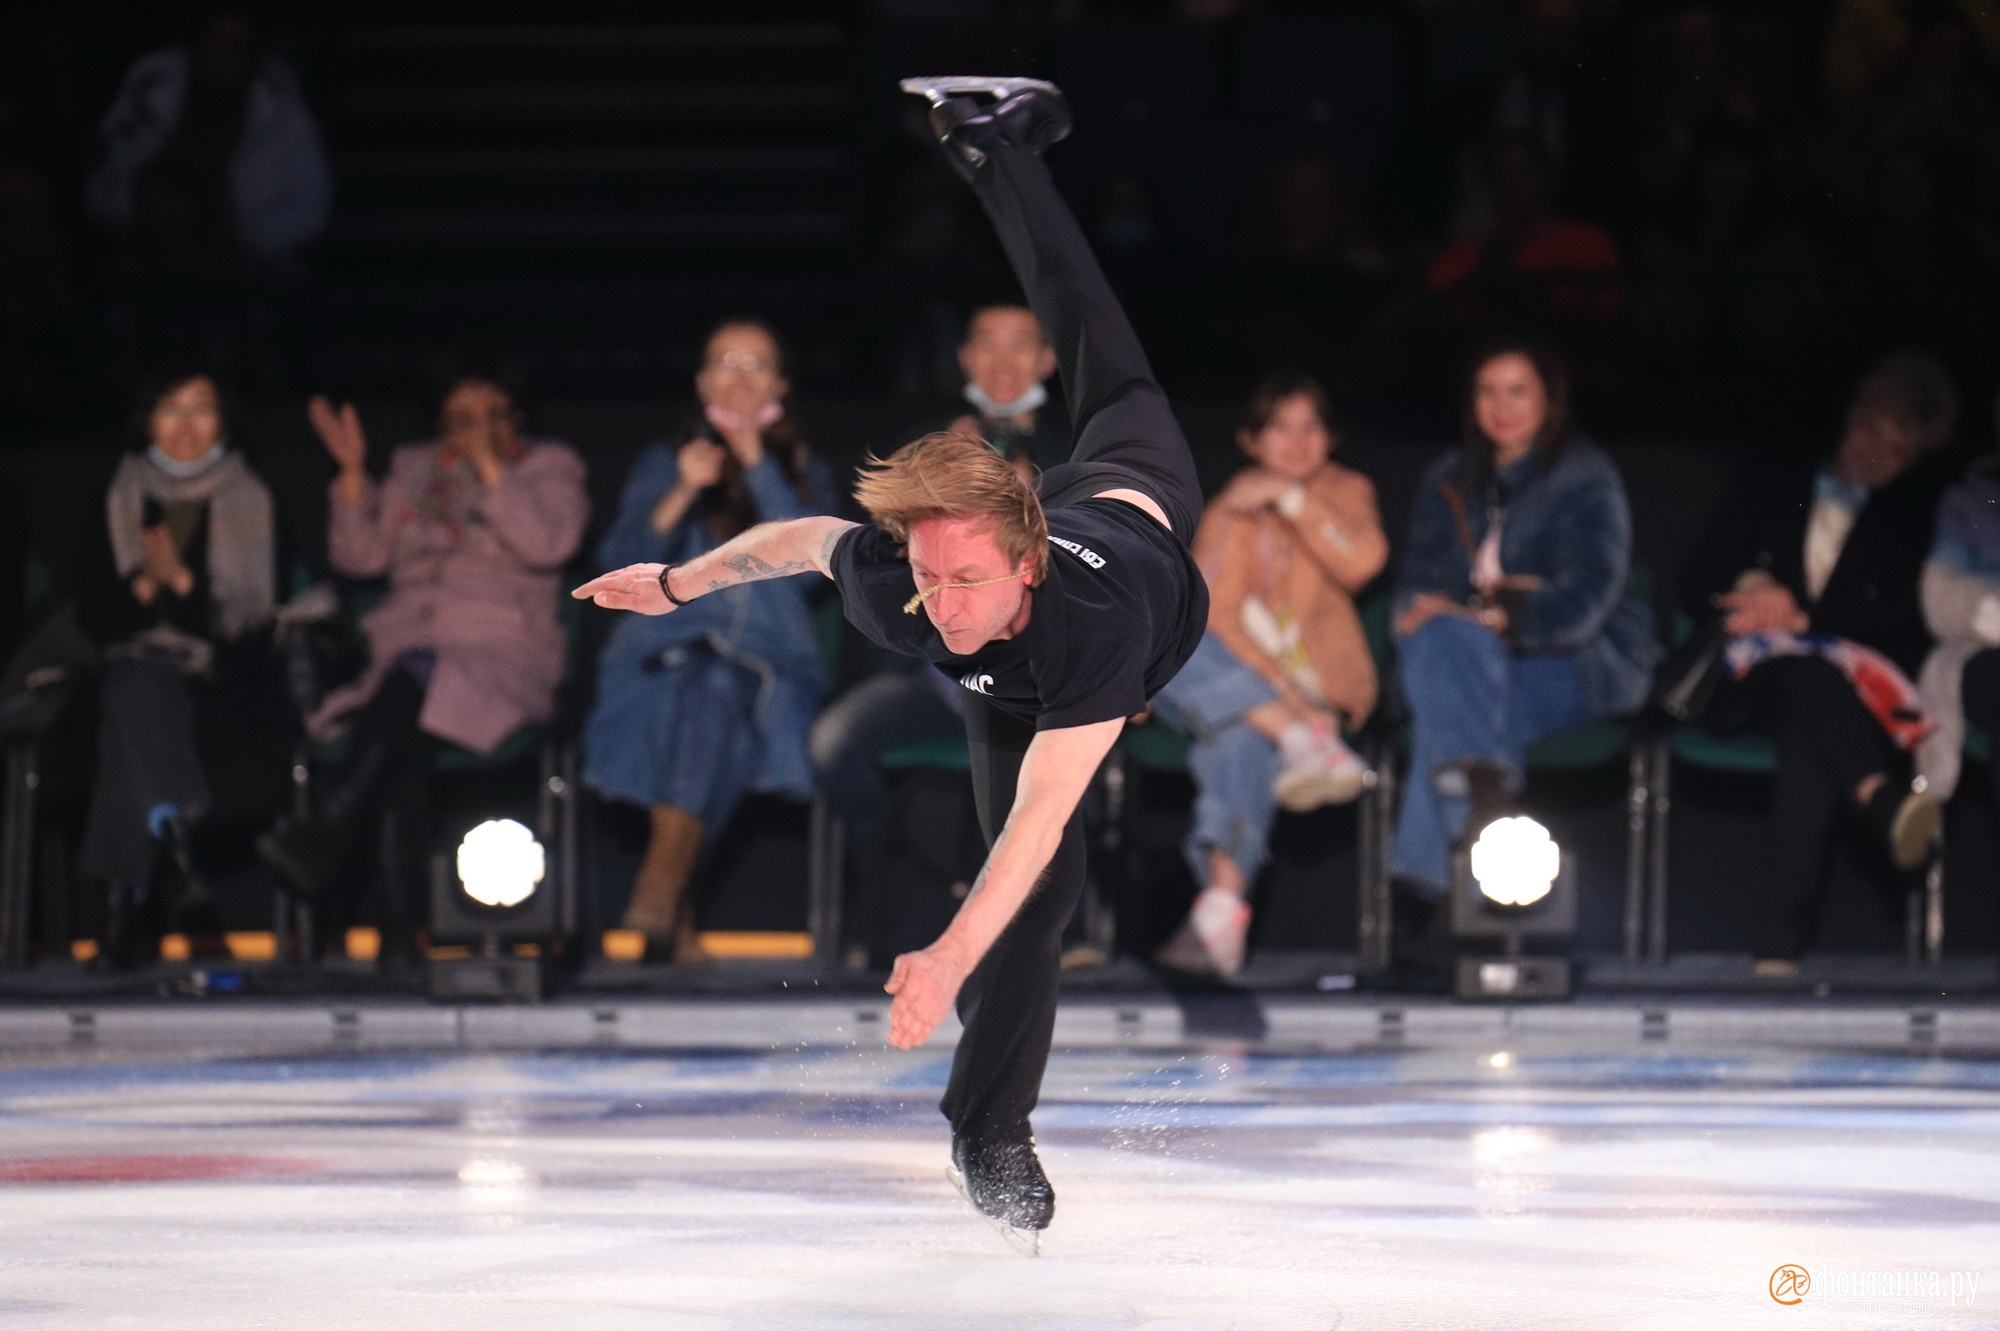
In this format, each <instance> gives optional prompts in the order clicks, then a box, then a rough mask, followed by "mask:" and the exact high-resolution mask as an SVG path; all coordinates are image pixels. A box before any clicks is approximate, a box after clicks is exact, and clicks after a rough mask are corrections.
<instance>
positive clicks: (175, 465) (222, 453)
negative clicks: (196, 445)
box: [146, 440, 229, 481]
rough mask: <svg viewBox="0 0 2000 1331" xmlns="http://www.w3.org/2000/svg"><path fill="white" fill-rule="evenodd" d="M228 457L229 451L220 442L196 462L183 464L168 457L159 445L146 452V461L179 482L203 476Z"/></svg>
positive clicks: (176, 459)
mask: <svg viewBox="0 0 2000 1331" xmlns="http://www.w3.org/2000/svg"><path fill="white" fill-rule="evenodd" d="M228 455H229V449H228V448H227V447H226V446H225V445H223V444H222V443H221V442H220V441H219V440H218V441H217V443H216V445H215V447H213V448H211V449H209V450H208V451H207V452H206V453H203V454H202V455H201V456H200V457H198V458H196V459H195V460H194V461H192V462H182V461H181V460H180V459H179V458H170V457H168V456H167V455H166V454H165V453H164V452H162V451H161V450H160V446H159V445H158V444H154V445H153V446H152V447H151V448H149V449H147V450H146V461H148V462H150V463H152V464H153V465H154V466H156V467H158V468H159V469H160V470H161V471H163V472H165V473H167V475H169V476H172V477H174V478H175V479H177V480H183V481H185V480H188V479H190V478H192V477H195V476H199V475H201V474H202V473H203V472H205V471H207V470H209V469H210V468H211V467H213V466H214V465H215V464H216V463H218V462H220V461H222V459H223V458H225V457H227V456H228Z"/></svg>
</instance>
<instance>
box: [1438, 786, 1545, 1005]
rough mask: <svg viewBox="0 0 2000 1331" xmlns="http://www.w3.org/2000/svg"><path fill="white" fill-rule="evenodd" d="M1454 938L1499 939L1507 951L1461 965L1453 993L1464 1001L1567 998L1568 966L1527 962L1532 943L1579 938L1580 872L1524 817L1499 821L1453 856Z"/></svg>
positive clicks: (1473, 956)
mask: <svg viewBox="0 0 2000 1331" xmlns="http://www.w3.org/2000/svg"><path fill="white" fill-rule="evenodd" d="M1451 932H1452V935H1453V937H1454V938H1457V939H1460V940H1464V941H1467V942H1470V941H1472V940H1486V939H1494V938H1497V939H1499V940H1500V941H1501V944H1502V952H1501V954H1500V955H1499V956H1497V957H1496V956H1494V955H1493V954H1492V953H1491V952H1490V951H1487V952H1484V953H1475V952H1471V951H1470V950H1469V949H1468V953H1467V954H1465V955H1461V956H1460V957H1459V959H1458V967H1457V974H1456V976H1455V979H1454V984H1453V992H1454V993H1455V994H1456V995H1457V997H1459V998H1462V999H1549V998H1567V997H1569V993H1570V973H1569V962H1568V961H1567V960H1565V959H1564V958H1561V957H1538V956H1529V955H1527V953H1526V949H1525V947H1524V943H1525V941H1526V940H1527V939H1529V938H1531V937H1532V938H1561V937H1567V936H1568V935H1570V934H1573V933H1575V932H1576V866H1575V864H1574V862H1573V861H1572V860H1571V858H1570V857H1569V856H1568V855H1567V854H1565V853H1564V852H1563V849H1562V847H1561V846H1559V845H1557V844H1556V840H1555V838H1554V837H1552V836H1551V835H1549V830H1548V828H1546V827H1544V826H1543V825H1542V824H1540V823H1538V822H1536V821H1535V820H1534V819H1533V818H1529V817H1527V816H1526V815H1524V814H1514V815H1511V816H1508V817H1504V818H1496V819H1494V820H1493V821H1492V822H1490V823H1488V824H1486V826H1484V827H1482V828H1480V829H1479V832H1478V834H1477V835H1476V836H1474V837H1473V839H1472V845H1471V846H1470V847H1469V848H1467V849H1465V850H1461V851H1460V852H1459V853H1458V854H1457V855H1455V856H1453V857H1452V884H1451Z"/></svg>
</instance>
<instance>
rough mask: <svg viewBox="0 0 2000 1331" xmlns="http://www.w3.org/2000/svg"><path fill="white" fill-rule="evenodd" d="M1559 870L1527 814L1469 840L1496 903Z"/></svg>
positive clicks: (1537, 886) (1477, 871) (1536, 893)
mask: <svg viewBox="0 0 2000 1331" xmlns="http://www.w3.org/2000/svg"><path fill="white" fill-rule="evenodd" d="M523 830H525V829H523ZM1561 872H1562V850H1561V848H1560V847H1558V846H1557V845H1556V843H1555V839H1554V838H1553V837H1551V836H1550V835H1549V829H1548V828H1546V827H1543V826H1542V825H1541V824H1540V823H1538V822H1536V821H1535V820H1534V819H1532V818H1529V817H1526V816H1516V817H1513V818H1496V819H1494V820H1493V821H1492V822H1490V823H1488V824H1486V827H1485V828H1484V830H1482V831H1481V832H1480V833H1479V839H1478V840H1476V841H1474V842H1473V843H1472V878H1473V881H1474V882H1476V883H1478V884H1479V893H1480V895H1481V896H1483V897H1485V898H1486V899H1487V900H1488V901H1491V902H1495V903H1496V904H1498V905H1502V906H1532V905H1534V904H1535V903H1536V902H1537V901H1540V900H1541V899H1542V898H1543V897H1545V896H1547V895H1548V894H1549V890H1550V889H1551V888H1553V887H1554V886H1555V881H1556V877H1557V875H1559V874H1560V873H1561Z"/></svg>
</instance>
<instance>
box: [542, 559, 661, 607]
mask: <svg viewBox="0 0 2000 1331" xmlns="http://www.w3.org/2000/svg"><path fill="white" fill-rule="evenodd" d="M661 567H662V565H659V564H628V565H627V566H626V567H624V568H621V569H617V570H615V571H613V572H610V573H606V574H605V575H604V576H603V577H599V578H592V579H591V580H590V581H589V582H586V583H584V584H583V586H581V587H578V588H577V589H576V590H575V591H573V592H571V593H570V595H571V596H574V597H575V598H576V599H577V600H579V601H595V602H596V603H597V604H599V605H601V606H603V607H604V608H605V609H606V610H637V611H638V612H639V613H640V614H642V615H664V614H666V613H667V612H668V611H670V610H672V609H673V608H674V603H673V602H672V601H669V600H668V599H667V594H666V593H665V592H663V591H661V590H660V569H661ZM680 582H681V580H680V579H679V578H675V579H674V594H675V595H676V596H679V597H680V598H682V599H683V600H685V599H687V593H686V592H684V591H682V590H681V585H680Z"/></svg>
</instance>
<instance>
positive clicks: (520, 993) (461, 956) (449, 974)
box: [429, 805, 563, 1002]
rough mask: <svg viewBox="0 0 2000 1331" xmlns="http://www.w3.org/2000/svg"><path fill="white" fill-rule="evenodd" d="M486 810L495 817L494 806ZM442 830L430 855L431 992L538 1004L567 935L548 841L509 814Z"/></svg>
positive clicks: (452, 998)
mask: <svg viewBox="0 0 2000 1331" xmlns="http://www.w3.org/2000/svg"><path fill="white" fill-rule="evenodd" d="M482 812H483V813H485V814H488V815H490V814H492V812H493V811H492V806H491V805H488V806H487V809H486V810H484V811H482ZM461 827H465V828H466V830H465V831H464V833H463V834H462V835H458V836H457V837H456V841H457V847H456V849H455V850H453V849H452V844H453V836H452V834H453V833H455V832H456V831H457V829H458V828H461ZM439 832H440V834H441V835H440V839H439V840H438V841H437V842H435V843H434V849H433V853H432V855H431V929H430V934H431V943H432V949H431V957H430V965H429V974H430V992H431V996H432V997H433V998H437V999H443V1000H447V1001H452V1002H462V1001H464V1000H466V999H486V1000H499V1001H508V1000H513V1001H527V1002H533V1001H535V1000H536V999H538V998H540V997H541V995H542V990H543V986H544V983H545V981H546V975H545V973H544V972H545V963H546V961H547V958H548V954H549V950H550V948H551V947H552V946H553V944H554V943H555V940H556V939H557V938H558V937H560V936H561V934H562V932H563V930H562V919H561V915H562V912H561V910H560V906H559V903H558V902H557V901H556V899H555V898H556V897H558V896H559V895H561V894H560V893H559V892H557V891H554V890H552V889H553V888H556V887H559V886H560V884H558V883H556V882H555V881H554V879H553V878H552V877H551V873H550V871H551V869H552V868H553V867H554V866H553V865H551V863H550V861H549V855H548V852H547V851H546V850H545V849H544V847H543V845H542V841H541V838H540V837H538V836H536V834H535V833H534V832H533V831H531V830H529V828H528V825H527V824H526V823H524V822H522V821H521V820H520V819H518V818H512V817H508V816H506V815H505V814H500V815H498V816H485V817H483V819H482V821H479V822H476V823H473V825H472V826H470V827H466V825H465V823H463V822H460V823H458V824H457V825H456V827H454V826H451V825H450V824H447V825H446V826H445V827H441V828H440V829H439Z"/></svg>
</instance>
